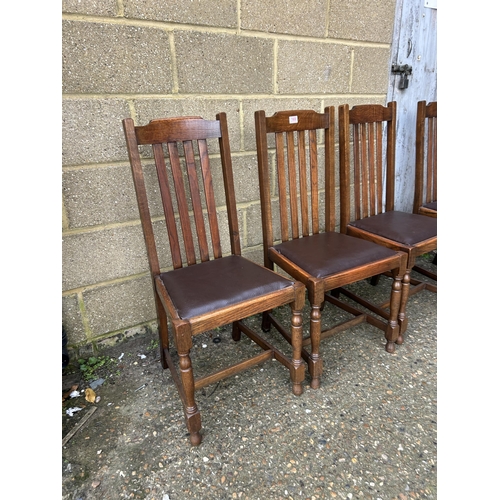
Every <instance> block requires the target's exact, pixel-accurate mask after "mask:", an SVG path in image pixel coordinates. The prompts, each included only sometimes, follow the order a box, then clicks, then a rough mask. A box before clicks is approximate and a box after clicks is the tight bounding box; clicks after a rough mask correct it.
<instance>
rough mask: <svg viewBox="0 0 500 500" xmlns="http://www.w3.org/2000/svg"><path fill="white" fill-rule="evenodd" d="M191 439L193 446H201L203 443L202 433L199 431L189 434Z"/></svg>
mask: <svg viewBox="0 0 500 500" xmlns="http://www.w3.org/2000/svg"><path fill="white" fill-rule="evenodd" d="M189 439H190V441H191V446H199V445H200V444H201V434H200V433H199V432H193V433H191V434H190V435H189Z"/></svg>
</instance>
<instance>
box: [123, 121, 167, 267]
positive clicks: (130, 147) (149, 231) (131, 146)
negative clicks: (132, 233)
mask: <svg viewBox="0 0 500 500" xmlns="http://www.w3.org/2000/svg"><path fill="white" fill-rule="evenodd" d="M122 124H123V129H124V132H125V138H126V143H127V151H128V156H129V160H130V165H131V167H132V179H133V181H134V186H135V193H136V198H137V206H138V209H139V216H140V219H141V224H142V228H143V235H144V241H145V244H146V252H147V256H148V262H149V267H150V270H151V275H152V276H153V277H154V276H156V275H158V274H159V273H160V263H159V260H158V253H157V250H156V244H155V238H154V231H153V225H152V223H151V214H150V211H149V204H148V197H147V194H146V185H145V183H144V172H143V170H142V164H141V158H140V155H139V152H138V151H139V150H138V143H137V136H136V127H135V126H134V121H133V120H132V118H125V119H124V120H122Z"/></svg>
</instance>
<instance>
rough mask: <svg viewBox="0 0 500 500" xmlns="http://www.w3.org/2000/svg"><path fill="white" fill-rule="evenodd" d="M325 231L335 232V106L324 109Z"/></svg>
mask: <svg viewBox="0 0 500 500" xmlns="http://www.w3.org/2000/svg"><path fill="white" fill-rule="evenodd" d="M325 116H326V121H327V126H326V128H325V168H326V171H325V231H335V224H336V220H337V218H336V213H335V106H327V107H325Z"/></svg>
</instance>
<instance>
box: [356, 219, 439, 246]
mask: <svg viewBox="0 0 500 500" xmlns="http://www.w3.org/2000/svg"><path fill="white" fill-rule="evenodd" d="M349 226H352V227H356V228H358V229H362V230H363V231H368V232H370V233H373V234H376V235H378V236H382V237H384V238H387V239H389V240H393V241H396V242H398V243H403V244H404V245H409V246H412V245H416V244H418V243H420V242H422V241H425V240H428V239H430V238H435V237H436V236H437V219H435V218H432V217H426V216H425V215H418V214H410V213H406V212H397V211H391V212H385V213H383V214H379V215H373V216H371V217H365V218H364V219H361V220H357V221H355V222H351V223H349Z"/></svg>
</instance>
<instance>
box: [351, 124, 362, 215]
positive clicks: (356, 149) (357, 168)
mask: <svg viewBox="0 0 500 500" xmlns="http://www.w3.org/2000/svg"><path fill="white" fill-rule="evenodd" d="M359 128H360V126H359V125H354V127H353V129H354V130H353V155H354V199H355V203H354V205H355V207H356V213H355V217H356V219H361V191H360V185H361V165H360V156H361V154H362V149H361V147H360V146H361V144H360V141H361V140H360V137H359V136H360V131H359Z"/></svg>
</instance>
